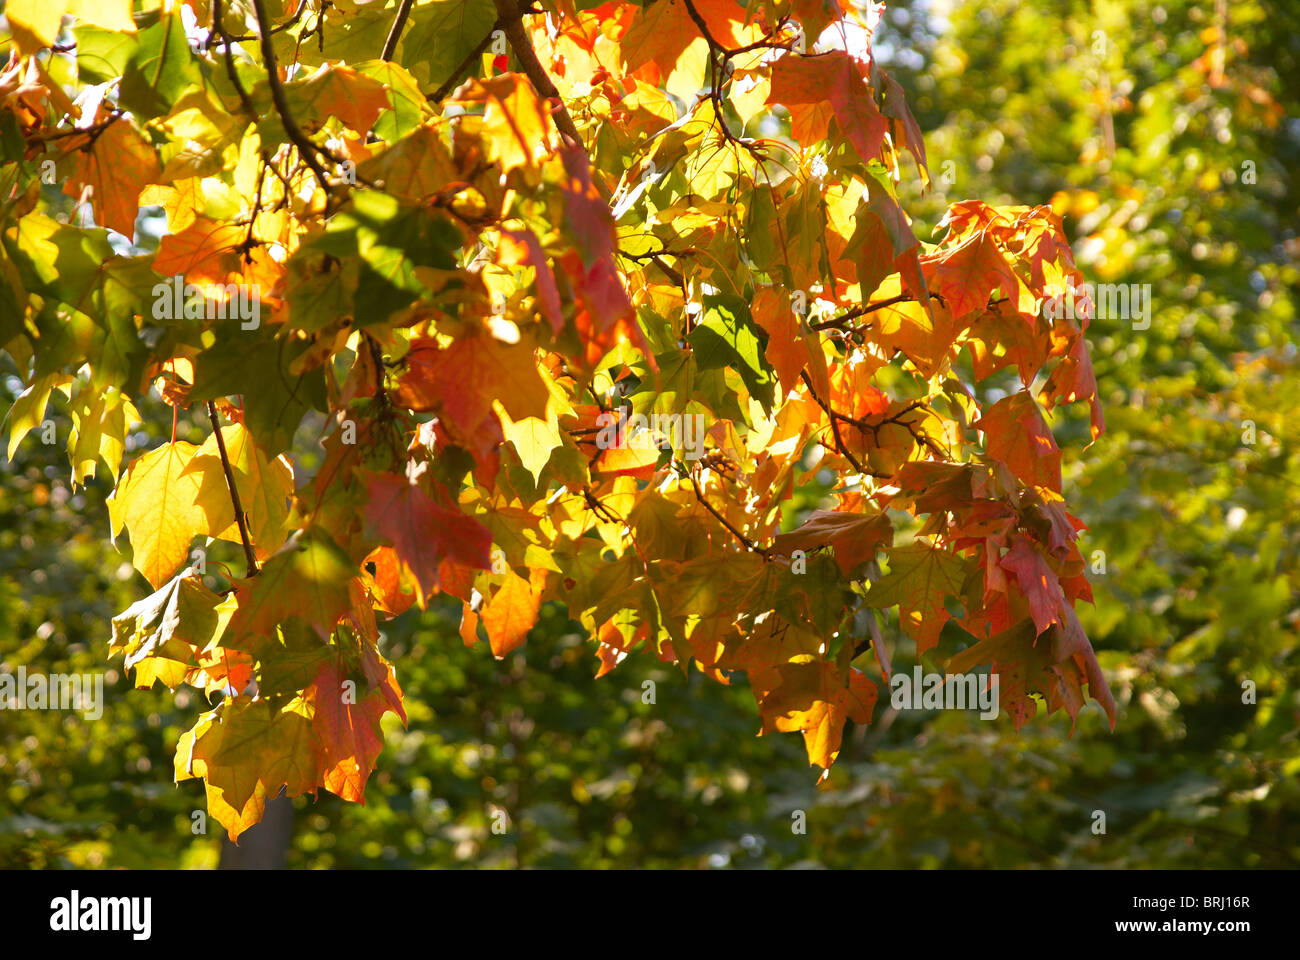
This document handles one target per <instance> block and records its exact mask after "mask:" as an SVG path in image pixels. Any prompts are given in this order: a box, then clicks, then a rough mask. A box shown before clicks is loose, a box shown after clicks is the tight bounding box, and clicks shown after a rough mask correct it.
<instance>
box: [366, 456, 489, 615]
mask: <svg viewBox="0 0 1300 960" xmlns="http://www.w3.org/2000/svg"><path fill="white" fill-rule="evenodd" d="M358 477H359V478H360V479H361V482H362V483H363V484H365V486H366V489H367V497H368V500H367V503H366V512H365V517H366V527H367V530H368V531H369V532H370V535H371V536H375V537H379V538H382V539H385V540H388V541H389V542H390V543H391V544H392V547H393V552H394V555H395V556H396V558H397V559H398V560H399V561H400V562H401V564H402V565H403V566H404V567H405V568H406V569H407V570H409V571H410V573H411V576H412V578H413V581H414V584H415V587H416V593H415V600H416V602H417V603H418V604H419V605H420V607H421V609H423V608H424V607H425V606H426V605H427V603H428V599H429V597H431V596H433V595H434V594H435V593H437V592H438V585H439V569H440V566H441V564H442V563H443V562H444V561H446V560H450V561H452V562H454V563H460V564H464V565H466V566H471V567H477V568H480V569H484V570H486V569H488V568H489V567H491V565H492V558H491V552H490V551H491V548H492V535H491V533H489V532H488V530H487V529H486V528H485V527H484V526H483V525H482V524H481V523H479V522H478V521H477V520H475V519H474V518H473V517H470V516H466V515H465V513H464V512H463V511H462V510H460V509H459V508H458V507H455V506H443V505H442V504H440V503H438V502H437V501H435V500H434V499H433V497H431V496H429V494H427V493H425V492H424V490H423V489H421V488H420V486H419V485H417V484H415V483H412V482H410V481H408V480H407V479H406V478H405V477H397V476H393V475H392V474H385V473H366V472H364V471H359V472H358Z"/></svg>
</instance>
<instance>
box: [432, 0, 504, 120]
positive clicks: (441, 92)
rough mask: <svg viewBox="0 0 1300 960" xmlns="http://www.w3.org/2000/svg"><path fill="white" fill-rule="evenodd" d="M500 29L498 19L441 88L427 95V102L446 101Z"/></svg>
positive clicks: (499, 20)
mask: <svg viewBox="0 0 1300 960" xmlns="http://www.w3.org/2000/svg"><path fill="white" fill-rule="evenodd" d="M500 29H501V19H500V18H499V17H498V18H497V19H496V21H495V22H494V23H493V24H492V28H491V29H490V30H488V32H487V34H486V35H485V36H484V37H483V39H482V40H480V41H479V42H478V46H476V47H475V48H474V49H473V50H471V51H470V52H469V55H468V56H466V57H465V59H464V60H462V61H461V62H460V63H459V64H458V65H457V67H456V69H455V70H453V71H452V72H451V76H450V77H448V78H447V79H446V81H445V82H444V83H443V85H442V86H440V87H439V88H438V89H437V90H435V91H433V93H431V94H429V100H430V101H431V102H433V103H441V102H442V101H443V100H444V99H446V97H447V94H449V93H451V91H452V90H454V89H455V88H456V82H457V81H458V80H460V78H461V77H462V76H463V75H464V73H465V71H466V70H468V69H469V68H470V65H471V64H472V63H473V62H474V61H475V60H477V59H478V58H479V57H481V56H483V51H484V50H486V49H487V48H488V44H490V43H491V42H492V34H494V33H496V32H497V31H498V30H500Z"/></svg>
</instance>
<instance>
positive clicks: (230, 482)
mask: <svg viewBox="0 0 1300 960" xmlns="http://www.w3.org/2000/svg"><path fill="white" fill-rule="evenodd" d="M258 2H259V3H260V2H261V0H258ZM208 419H209V420H211V421H212V433H213V436H215V437H216V438H217V452H218V453H219V454H220V455H221V469H222V472H224V473H225V475H226V488H227V489H228V490H229V491H230V502H231V504H232V505H233V506H234V508H235V523H236V524H237V525H238V526H239V539H240V540H242V541H243V544H244V559H245V560H247V561H248V575H249V576H250V577H255V576H257V554H255V553H254V552H253V541H252V540H251V539H250V538H249V536H248V518H247V517H246V516H245V515H244V508H243V506H242V505H241V504H240V502H239V490H238V489H237V488H236V487H235V477H234V474H233V473H231V470H230V455H229V454H227V453H226V439H225V437H223V436H222V435H221V422H220V421H219V420H217V405H216V404H215V403H214V402H213V401H211V400H209V401H208Z"/></svg>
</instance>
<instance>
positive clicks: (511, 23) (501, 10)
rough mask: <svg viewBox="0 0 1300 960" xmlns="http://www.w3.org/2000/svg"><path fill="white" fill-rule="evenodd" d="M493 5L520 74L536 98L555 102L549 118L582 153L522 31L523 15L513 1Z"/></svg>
mask: <svg viewBox="0 0 1300 960" xmlns="http://www.w3.org/2000/svg"><path fill="white" fill-rule="evenodd" d="M493 2H494V3H495V4H496V8H497V22H498V23H499V24H500V25H501V26H500V29H502V30H504V31H505V34H506V39H507V40H509V41H510V48H511V49H512V50H514V52H515V56H516V57H517V58H518V59H519V66H521V67H522V68H523V71H524V75H525V76H527V77H528V79H529V80H530V81H532V84H533V87H534V89H536V90H537V93H538V95H539V96H541V97H542V98H544V99H546V100H554V101H556V103H555V105H554V106H553V107H551V117H552V119H554V120H555V125H556V126H557V127H558V128H559V129H560V134H561V135H562V136H563V137H565V139H567V140H569V141H571V145H573V146H578V147H582V148H583V150H584V151H585V150H586V147H585V146H584V145H583V142H582V137H581V136H580V135H579V134H578V128H577V126H576V125H575V124H574V122H573V118H572V117H571V116H569V110H568V108H567V107H565V105H564V101H563V99H561V98H560V91H559V90H557V89H555V82H554V81H553V80H552V79H551V75H550V74H549V73H547V72H546V68H545V67H543V66H542V62H541V61H540V60H538V59H537V51H535V50H534V49H533V43H532V41H531V40H529V39H528V32H527V31H526V30H524V12H523V11H522V10H521V9H520V8H519V4H518V2H517V0H493Z"/></svg>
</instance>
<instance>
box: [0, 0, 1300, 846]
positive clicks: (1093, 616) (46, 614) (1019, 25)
mask: <svg viewBox="0 0 1300 960" xmlns="http://www.w3.org/2000/svg"><path fill="white" fill-rule="evenodd" d="M1098 31H1100V34H1099V33H1098ZM876 43H877V49H878V52H879V53H880V55H881V56H882V57H888V58H889V59H890V60H891V69H892V70H893V71H894V73H895V74H896V75H897V76H898V77H899V78H900V79H901V80H902V82H903V83H904V85H905V87H906V88H907V93H908V97H909V102H910V103H911V105H912V108H913V110H914V111H915V112H916V114H917V117H918V119H919V120H920V122H921V126H922V128H923V129H924V130H925V131H926V140H927V147H928V149H929V159H930V166H931V169H932V171H934V172H935V174H936V177H937V180H936V184H935V187H936V189H935V191H934V192H933V193H931V194H929V195H926V196H917V197H910V198H908V205H907V209H909V210H911V211H913V212H914V213H915V214H916V215H917V219H918V222H917V227H918V233H921V232H923V228H924V227H925V226H933V225H934V224H935V223H937V221H938V219H939V217H940V216H941V215H942V211H943V209H944V208H945V207H946V205H947V204H948V203H950V202H953V201H956V200H960V199H963V198H966V197H981V198H984V199H987V200H989V201H990V202H1002V203H1007V204H1013V203H1055V204H1056V205H1057V206H1058V209H1060V210H1061V211H1062V212H1063V213H1064V214H1065V218H1066V226H1067V229H1068V230H1069V232H1070V234H1071V237H1072V239H1073V240H1074V246H1075V250H1076V255H1077V259H1078V262H1079V265H1080V267H1081V268H1082V269H1083V271H1084V272H1085V274H1086V275H1088V276H1089V277H1090V278H1091V279H1093V280H1095V281H1097V282H1111V283H1123V284H1148V283H1149V284H1151V287H1152V302H1153V307H1152V311H1151V323H1150V327H1149V328H1148V329H1133V326H1132V324H1131V323H1130V322H1129V321H1127V320H1119V319H1106V318H1099V319H1097V320H1096V321H1094V323H1093V325H1092V327H1091V328H1090V331H1089V340H1090V343H1091V345H1092V349H1093V357H1094V364H1095V367H1096V372H1097V378H1098V381H1099V383H1100V385H1101V391H1102V399H1103V402H1104V405H1105V411H1106V418H1107V425H1108V430H1107V433H1106V434H1105V435H1103V437H1102V438H1101V439H1100V440H1099V441H1098V442H1097V443H1095V444H1094V445H1093V446H1091V447H1089V448H1088V449H1087V450H1085V451H1083V452H1076V453H1073V454H1072V455H1070V454H1068V455H1067V456H1068V457H1069V459H1068V461H1067V465H1066V480H1067V485H1068V489H1067V490H1066V497H1067V501H1068V502H1070V503H1071V504H1073V505H1074V509H1075V511H1076V512H1077V513H1078V515H1079V516H1080V517H1081V518H1083V519H1084V520H1085V522H1087V524H1088V526H1089V530H1088V531H1087V532H1086V533H1085V534H1084V541H1083V549H1084V553H1085V555H1086V556H1088V557H1089V558H1090V560H1091V562H1092V564H1093V572H1092V574H1091V576H1092V580H1093V584H1094V593H1095V597H1096V605H1095V608H1087V609H1085V610H1083V611H1082V613H1083V615H1084V625H1085V627H1086V628H1087V629H1088V632H1089V634H1090V636H1091V637H1092V640H1093V644H1094V646H1095V647H1096V649H1097V650H1098V652H1099V655H1100V658H1101V662H1102V665H1103V666H1104V667H1105V668H1106V670H1107V673H1108V677H1109V679H1110V682H1111V686H1112V689H1113V690H1114V692H1115V694H1116V698H1117V700H1118V701H1119V703H1120V706H1121V715H1120V719H1119V723H1118V725H1117V727H1116V729H1115V731H1114V732H1111V731H1110V730H1109V729H1108V728H1107V724H1106V723H1105V720H1104V718H1103V716H1102V715H1101V713H1100V711H1099V710H1098V709H1097V707H1096V706H1095V705H1090V706H1089V707H1088V708H1086V709H1085V710H1084V711H1083V712H1082V713H1081V714H1080V716H1079V719H1078V724H1077V727H1076V729H1075V730H1074V731H1073V732H1072V733H1071V731H1070V729H1069V721H1068V719H1067V718H1065V717H1064V715H1060V716H1057V717H1054V718H1053V719H1051V720H1046V719H1043V718H1042V717H1040V718H1039V719H1038V720H1037V721H1036V722H1034V723H1031V724H1029V725H1028V726H1026V727H1025V728H1024V729H1023V730H1022V731H1021V732H1020V733H1019V734H1016V733H1015V732H1013V730H1012V728H1011V723H1010V719H1009V718H1007V717H1005V716H1004V717H1001V718H999V719H998V720H997V721H994V722H992V723H989V722H982V721H980V720H978V719H977V718H976V716H975V715H974V714H973V713H961V712H949V713H939V714H924V713H916V712H899V713H896V712H894V711H892V710H890V709H889V708H888V703H887V698H886V697H884V696H882V699H881V703H880V704H879V705H878V707H877V711H876V716H875V720H874V723H873V724H872V725H871V726H870V727H866V728H852V729H851V731H850V732H849V733H848V734H846V738H845V746H844V750H843V753H842V755H841V758H840V762H839V764H837V766H836V767H835V768H834V770H833V771H832V773H831V774H830V776H829V777H828V778H827V779H826V780H825V781H823V782H822V783H821V784H817V783H816V782H815V771H813V770H811V769H810V768H809V767H807V766H806V763H807V761H806V758H805V754H804V750H803V746H802V743H801V742H800V738H799V737H797V736H769V737H763V738H756V737H755V736H754V734H755V733H756V732H757V729H758V721H757V718H756V714H755V711H754V707H753V701H752V697H751V695H750V693H749V691H748V690H747V689H745V688H744V686H743V684H738V685H737V686H735V687H731V688H728V687H724V686H720V685H718V684H716V683H714V682H712V681H710V680H707V679H706V678H704V677H703V676H701V675H699V674H698V673H693V674H692V675H690V676H689V677H687V676H683V674H682V673H681V672H680V671H678V670H677V669H675V668H673V667H671V666H670V665H666V664H662V663H660V662H658V661H657V660H655V659H654V658H653V657H650V656H645V655H640V656H637V655H634V656H633V657H631V658H629V659H628V660H627V661H626V662H625V663H623V664H621V665H620V666H619V667H618V668H617V669H616V670H615V671H614V672H613V673H612V674H610V675H608V676H606V677H603V678H601V679H600V680H594V679H593V675H594V673H595V670H596V666H597V662H596V658H595V656H594V650H593V649H592V648H591V647H590V645H588V644H587V643H586V642H585V641H583V640H582V638H581V637H580V636H579V634H578V632H577V631H576V630H575V629H574V628H573V624H571V623H569V622H567V621H566V620H565V618H564V617H563V616H561V615H560V614H559V612H558V611H553V610H552V611H547V612H546V615H545V616H544V617H543V620H542V621H541V623H539V625H538V627H537V629H536V630H535V631H534V633H533V634H532V636H531V637H530V639H529V641H528V643H527V644H526V645H525V646H524V647H523V648H521V649H520V650H519V651H517V652H516V653H515V654H513V655H511V656H510V657H508V658H507V659H506V660H505V661H504V662H501V663H498V662H496V661H494V660H493V659H492V657H491V655H490V653H489V652H488V651H487V650H486V649H485V648H484V647H483V646H481V645H480V647H479V648H477V649H466V648H465V647H464V646H463V645H462V643H461V641H460V639H459V637H458V636H457V632H456V624H457V619H458V611H456V610H454V609H449V608H446V607H438V606H435V607H434V608H431V609H430V611H429V612H428V613H426V614H424V615H422V616H421V615H418V614H417V613H408V614H406V615H404V616H403V617H402V618H399V619H398V620H395V621H392V622H390V623H388V624H386V625H385V627H384V632H385V640H384V644H385V652H386V655H387V656H388V657H389V658H390V659H391V660H393V661H394V663H395V664H396V665H397V668H398V676H399V679H400V682H401V683H402V686H403V688H404V690H405V692H406V695H407V698H408V700H407V710H408V714H409V716H410V721H411V722H410V727H409V729H407V730H403V729H402V728H401V727H400V726H399V725H395V726H393V727H390V728H388V732H389V740H388V746H387V748H386V749H385V752H384V754H383V755H382V757H381V759H380V764H379V770H378V771H377V773H376V774H375V776H374V777H373V778H372V780H371V782H370V785H369V787H368V790H367V804H366V805H365V806H364V807H362V806H356V805H351V804H346V803H343V802H342V801H340V800H338V799H337V798H335V797H333V796H329V795H324V794H323V795H322V797H321V799H320V800H319V802H313V801H312V800H311V799H310V798H299V799H298V800H296V801H294V804H295V807H296V810H297V816H296V821H295V830H294V834H293V838H292V842H291V847H290V851H289V855H288V863H289V865H290V866H293V867H313V868H322V867H375V866H398V867H403V866H406V867H426V866H439V867H443V866H485V867H494V866H505V867H511V866H518V865H524V866H556V867H558V866H582V867H604V866H619V867H635V866H647V867H659V866H684V867H708V866H713V867H723V866H730V867H760V866H766V867H784V866H815V865H825V866H831V867H922V868H932V867H1059V866H1085V865H1096V866H1126V867H1236V866H1247V867H1249V866H1272V867H1280V866H1296V865H1297V864H1300V786H1298V784H1300V780H1298V779H1297V774H1298V773H1300V734H1298V732H1297V728H1298V727H1300V653H1298V647H1300V645H1298V644H1297V630H1298V629H1300V600H1297V597H1298V596H1300V589H1298V588H1300V558H1298V556H1297V554H1298V552H1300V527H1298V526H1297V524H1296V523H1295V521H1294V518H1295V517H1297V516H1300V510H1297V503H1298V502H1300V493H1297V491H1298V490H1300V447H1298V446H1297V444H1296V442H1295V440H1294V431H1293V430H1292V429H1290V428H1291V426H1292V425H1293V424H1294V423H1298V422H1300V359H1298V358H1297V354H1296V344H1297V339H1298V338H1300V326H1298V325H1297V317H1296V306H1297V296H1296V291H1297V286H1298V284H1297V281H1298V280H1300V274H1298V271H1297V267H1296V260H1297V257H1296V253H1297V249H1298V246H1297V230H1296V226H1297V208H1298V207H1300V182H1298V181H1297V174H1296V170H1297V167H1296V164H1295V157H1297V156H1300V120H1298V119H1297V118H1300V109H1297V102H1296V100H1297V94H1300V9H1298V8H1296V7H1294V5H1289V4H1286V3H1263V2H1254V0H1249V2H1235V3H1232V4H1227V3H1223V2H1220V3H1219V4H1217V5H1216V4H1200V3H1190V2H1186V3H1183V2H1168V3H1161V4H1153V3H1143V2H1139V3H1133V4H1119V3H1109V2H1103V3H1097V4H1092V3H1082V2H1048V0H1033V2H1028V0H1020V2H1013V0H989V2H979V3H971V4H966V5H961V6H958V7H955V8H953V9H947V8H945V7H941V6H940V5H939V4H935V3H904V4H897V5H895V6H891V8H890V9H889V10H888V11H887V12H886V14H885V18H884V21H883V23H882V25H881V27H880V29H879V30H878V31H877V36H876ZM1220 57H1221V60H1220ZM1220 62H1221V66H1216V64H1217V63H1220ZM1247 171H1251V173H1250V174H1248V173H1247ZM1252 181H1253V182H1252ZM6 381H7V382H6V383H5V385H4V386H5V393H4V394H2V395H0V405H3V406H4V407H5V408H6V409H7V406H8V404H9V403H10V402H11V401H12V399H13V397H14V396H15V395H16V390H17V389H21V388H20V385H19V384H18V382H17V380H16V379H14V378H12V377H7V378H6ZM988 386H992V387H997V386H998V383H997V382H996V381H995V382H991V383H990V384H989V385H988ZM60 412H61V410H60V408H59V407H58V405H57V403H56V405H55V411H54V414H53V416H54V419H55V420H56V425H57V427H58V443H57V444H55V445H53V446H43V445H42V444H41V443H40V442H39V438H38V437H37V436H36V434H35V433H34V434H32V435H31V436H29V438H28V439H27V440H26V441H25V442H24V444H23V446H22V447H21V448H20V450H19V452H18V454H17V455H16V460H15V462H14V463H9V464H4V465H2V466H0V476H2V477H3V486H2V487H0V670H2V671H13V670H15V669H16V668H17V667H18V666H19V665H26V666H28V668H29V669H33V670H36V669H39V670H44V671H50V672H64V673H66V672H91V671H101V670H102V671H107V672H106V685H105V689H106V699H107V702H106V705H105V709H104V714H103V717H102V718H101V719H99V720H98V721H87V720H85V719H84V718H82V717H80V716H77V715H75V714H71V713H59V712H55V711H21V712H14V711H5V712H0V866H33V867H49V866H87V867H122V866H126V867H137V866H154V867H157V866H182V867H210V866H214V865H215V864H216V863H217V860H218V857H219V851H220V843H219V840H218V839H217V836H216V831H214V830H211V829H210V830H209V831H208V832H207V833H206V834H198V835H196V834H195V833H193V832H192V831H193V822H194V821H193V814H194V812H195V811H199V810H202V809H203V807H204V804H203V798H202V792H201V789H202V788H201V786H200V785H199V784H198V783H197V782H196V781H195V782H189V783H186V784H183V785H181V786H180V787H175V786H173V785H172V783H171V779H172V778H171V763H172V749H173V745H174V743H175V741H176V737H177V735H178V734H179V733H180V732H181V730H183V729H185V728H186V727H188V726H189V724H190V722H191V721H192V717H193V715H194V713H195V711H196V709H197V708H198V706H199V704H198V703H197V695H196V694H195V693H193V692H192V691H190V692H184V691H182V692H178V693H176V694H171V693H168V692H166V691H163V690H155V691H132V690H130V689H129V683H128V681H127V680H126V679H125V678H124V677H123V676H122V675H121V664H120V663H115V664H106V663H105V660H104V651H105V650H106V648H107V640H108V622H109V619H110V617H111V616H112V615H113V614H114V613H116V612H118V611H120V610H122V609H124V608H125V607H126V606H127V605H129V604H130V603H131V602H132V601H133V600H135V599H137V598H138V597H139V596H140V595H141V591H142V581H139V580H138V578H137V577H136V575H135V574H134V572H133V571H132V569H131V567H130V565H129V563H127V562H126V561H125V560H124V558H123V557H122V556H120V555H118V554H116V553H115V552H114V551H113V549H112V547H111V546H110V545H109V543H108V540H107V534H108V524H107V513H106V510H105V508H104V503H103V497H104V490H103V486H102V484H101V483H99V482H96V481H91V482H90V484H89V485H88V486H87V487H86V488H84V489H83V490H79V491H76V492H74V491H72V490H71V489H70V485H69V482H68V479H67V461H66V457H65V456H64V453H63V450H62V444H63V443H64V442H65V441H66V425H67V420H66V417H62V418H61V417H60V416H59V414H60ZM141 412H142V414H143V415H144V416H145V419H146V422H147V423H148V424H149V426H148V427H147V430H149V431H151V432H150V433H148V434H145V433H141V434H139V435H136V436H134V437H133V438H132V443H133V449H136V450H138V449H142V448H144V447H147V446H149V445H151V444H152V443H155V442H157V440H159V439H161V438H162V437H163V435H164V434H165V433H166V432H167V431H168V429H169V427H170V423H169V419H170V418H169V417H168V411H167V410H166V408H164V407H162V406H161V404H157V405H152V406H150V405H146V406H144V407H142V410H141ZM1054 427H1055V429H1056V430H1057V433H1058V436H1059V437H1060V438H1061V440H1062V444H1061V445H1062V447H1063V448H1066V449H1067V450H1069V449H1070V448H1071V447H1073V448H1074V449H1075V450H1078V449H1079V448H1081V447H1082V444H1083V442H1086V438H1087V434H1086V429H1087V427H1086V422H1084V421H1083V420H1077V419H1071V418H1069V417H1066V416H1063V417H1061V418H1060V419H1059V420H1058V422H1057V423H1055V424H1054ZM1252 428H1253V436H1252V433H1251V431H1252ZM304 429H306V428H304ZM179 431H180V433H179V435H180V436H182V437H185V438H187V439H193V440H198V439H200V438H201V436H202V432H203V431H202V428H201V426H199V425H197V424H191V423H189V422H187V421H186V419H185V418H182V419H181V422H180V424H179ZM1252 440H1253V442H1250V441H1252ZM1066 441H1069V442H1066ZM302 466H303V468H304V469H307V470H310V469H311V464H303V465H302ZM800 505H801V506H811V505H812V504H811V503H801V504H800ZM221 549H225V547H224V546H223V547H218V548H214V555H213V559H216V560H220V559H222V557H223V556H224V555H222V554H220V553H219V552H217V551H219V550H221ZM231 549H232V550H233V548H231ZM230 556H231V558H233V556H234V554H233V553H231V554H230ZM887 640H888V643H889V644H890V646H891V647H892V648H893V655H894V666H895V667H896V668H898V669H903V670H910V668H911V666H912V664H914V663H915V662H916V658H915V650H914V648H912V647H911V646H910V645H909V643H908V641H906V639H905V638H903V637H901V635H899V634H898V633H897V631H890V632H889V633H888V634H887ZM953 649H955V647H954V646H953V644H952V643H950V642H949V640H948V639H946V640H945V643H944V645H943V646H941V648H940V650H939V651H936V652H937V653H942V654H945V655H946V654H947V653H951V652H952V650H953ZM926 663H927V668H934V667H935V666H937V664H938V661H936V662H935V663H930V662H929V657H927V658H926ZM647 681H653V691H654V697H653V700H654V702H653V703H647V702H645V700H646V699H649V698H648V696H647V694H646V689H647V688H646V687H645V684H646V683H647ZM1246 682H1249V684H1252V685H1253V687H1254V691H1255V699H1256V702H1254V703H1243V684H1245V683H1246ZM388 719H389V721H391V720H392V718H391V717H390V718H388ZM497 810H503V811H505V813H506V815H507V817H508V818H509V819H508V827H507V832H506V833H504V834H496V833H493V832H492V829H491V827H492V823H493V814H494V812H495V811H497ZM799 811H802V812H803V813H804V814H805V815H806V820H807V829H806V832H805V833H800V832H796V831H795V830H794V829H792V827H793V825H794V824H795V823H796V822H797V821H798V820H799V819H800V816H799V813H798V812H799ZM1096 811H1101V812H1103V813H1104V814H1105V823H1106V832H1105V833H1104V834H1098V833H1094V831H1093V825H1094V823H1095V822H1097V821H1096V815H1095V812H1096ZM252 836H253V834H250V837H252Z"/></svg>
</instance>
